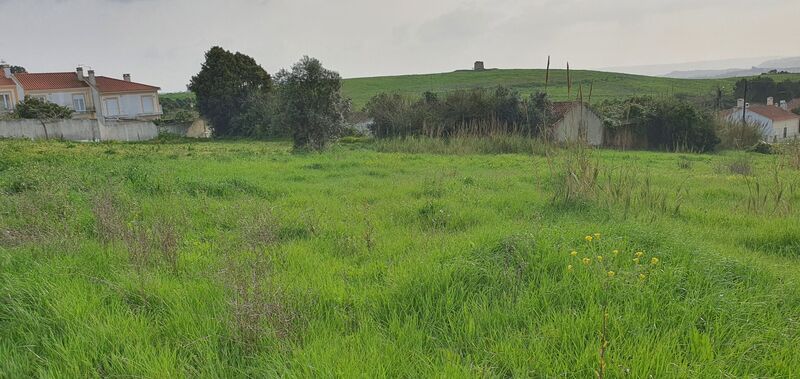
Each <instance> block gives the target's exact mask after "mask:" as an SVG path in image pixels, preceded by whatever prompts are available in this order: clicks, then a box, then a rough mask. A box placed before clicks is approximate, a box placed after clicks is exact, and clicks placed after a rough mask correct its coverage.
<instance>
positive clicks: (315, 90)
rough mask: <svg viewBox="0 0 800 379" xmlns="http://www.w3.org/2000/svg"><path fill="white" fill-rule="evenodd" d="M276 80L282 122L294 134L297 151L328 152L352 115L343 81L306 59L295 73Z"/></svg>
mask: <svg viewBox="0 0 800 379" xmlns="http://www.w3.org/2000/svg"><path fill="white" fill-rule="evenodd" d="M276 79H277V82H278V84H279V91H278V99H279V102H280V110H281V118H282V121H283V122H285V123H286V126H287V127H288V128H289V129H290V130H291V134H292V138H293V139H294V146H295V148H298V149H312V150H320V149H322V148H324V147H325V145H326V144H327V143H328V142H329V141H330V140H331V139H332V138H334V137H335V136H336V135H337V134H338V133H339V130H340V129H341V128H342V121H343V120H344V116H345V114H346V113H347V112H348V111H349V102H348V101H347V100H346V99H345V98H343V97H342V94H341V88H342V78H341V77H340V76H339V74H338V73H337V72H335V71H331V70H328V69H326V68H324V67H322V63H320V61H319V60H317V59H315V58H310V57H308V56H305V57H303V58H302V59H301V60H300V61H299V62H297V63H295V64H294V66H292V69H291V71H287V70H282V71H280V72H279V73H278V75H277V76H276Z"/></svg>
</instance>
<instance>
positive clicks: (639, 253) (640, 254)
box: [636, 251, 644, 258]
mask: <svg viewBox="0 0 800 379" xmlns="http://www.w3.org/2000/svg"><path fill="white" fill-rule="evenodd" d="M643 256H644V253H643V252H641V251H637V252H636V258H641V257H643Z"/></svg>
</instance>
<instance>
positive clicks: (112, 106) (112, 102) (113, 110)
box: [103, 97, 119, 116]
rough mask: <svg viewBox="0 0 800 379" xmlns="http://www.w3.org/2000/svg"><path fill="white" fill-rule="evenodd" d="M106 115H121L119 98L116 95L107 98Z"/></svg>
mask: <svg viewBox="0 0 800 379" xmlns="http://www.w3.org/2000/svg"><path fill="white" fill-rule="evenodd" d="M103 103H105V105H106V116H119V99H117V98H116V97H113V98H110V99H105V100H104V101H103Z"/></svg>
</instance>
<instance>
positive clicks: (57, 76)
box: [0, 72, 160, 93]
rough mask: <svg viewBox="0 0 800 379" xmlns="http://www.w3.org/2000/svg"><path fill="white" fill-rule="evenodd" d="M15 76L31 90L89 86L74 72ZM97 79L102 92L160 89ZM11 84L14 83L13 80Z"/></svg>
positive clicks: (115, 80) (121, 81) (0, 83)
mask: <svg viewBox="0 0 800 379" xmlns="http://www.w3.org/2000/svg"><path fill="white" fill-rule="evenodd" d="M14 76H16V77H17V80H19V82H20V84H22V88H24V89H26V90H29V91H35V90H55V89H69V88H86V87H89V85H88V84H86V83H85V82H83V81H80V80H78V74H76V73H74V72H50V73H25V74H14ZM95 81H96V83H97V89H98V90H99V91H100V93H109V92H152V91H158V90H159V89H160V88H158V87H155V86H149V85H146V84H141V83H134V82H126V81H124V80H119V79H114V78H109V77H106V76H97V77H95ZM2 83H3V82H2V79H0V85H2ZM11 84H13V82H12V83H11Z"/></svg>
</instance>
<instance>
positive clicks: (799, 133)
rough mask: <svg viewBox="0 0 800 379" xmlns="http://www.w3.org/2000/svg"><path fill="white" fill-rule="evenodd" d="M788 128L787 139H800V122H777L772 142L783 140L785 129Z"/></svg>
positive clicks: (773, 127) (774, 126) (771, 138)
mask: <svg viewBox="0 0 800 379" xmlns="http://www.w3.org/2000/svg"><path fill="white" fill-rule="evenodd" d="M784 128H786V139H787V140H789V139H795V138H800V130H798V129H800V120H784V121H776V122H775V123H774V124H773V126H772V129H773V132H774V134H773V135H772V136H771V137H770V140H772V141H780V140H783V139H784V138H783V129H784Z"/></svg>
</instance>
